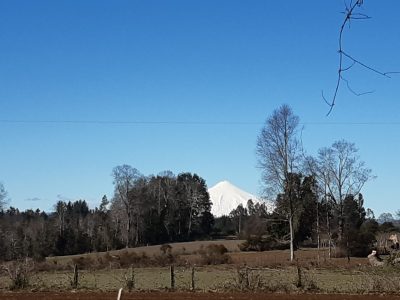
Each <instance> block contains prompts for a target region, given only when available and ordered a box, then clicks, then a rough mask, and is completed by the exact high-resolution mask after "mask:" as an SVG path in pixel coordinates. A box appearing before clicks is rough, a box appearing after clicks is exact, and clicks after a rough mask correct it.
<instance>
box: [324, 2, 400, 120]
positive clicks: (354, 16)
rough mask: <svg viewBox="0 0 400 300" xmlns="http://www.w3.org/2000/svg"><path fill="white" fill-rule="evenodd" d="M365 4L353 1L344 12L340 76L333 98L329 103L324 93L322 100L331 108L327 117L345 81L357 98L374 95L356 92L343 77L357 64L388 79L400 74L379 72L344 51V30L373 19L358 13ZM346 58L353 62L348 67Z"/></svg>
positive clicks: (340, 38) (340, 46)
mask: <svg viewBox="0 0 400 300" xmlns="http://www.w3.org/2000/svg"><path fill="white" fill-rule="evenodd" d="M363 2H364V1H363V0H357V1H355V2H353V0H351V1H350V3H346V2H345V11H344V12H343V14H344V15H345V17H344V20H343V23H342V25H341V26H340V30H339V41H338V44H339V49H338V53H339V64H338V75H337V80H336V85H335V89H334V92H333V95H332V98H331V99H330V100H329V101H328V100H327V98H326V97H325V95H324V93H323V92H322V98H323V99H324V101H325V103H326V104H327V105H328V106H329V111H328V113H327V114H326V115H327V116H329V115H330V113H331V112H332V110H333V107H334V106H335V103H336V99H337V95H338V92H339V89H340V85H341V82H342V81H344V82H345V83H346V86H347V88H348V90H349V91H350V92H352V93H353V94H354V95H356V96H361V95H365V94H370V93H372V92H371V91H369V92H364V93H357V92H355V91H354V90H353V89H352V88H351V87H350V84H349V81H348V80H347V79H345V78H344V77H343V72H346V71H348V70H350V69H351V68H352V67H353V66H354V65H356V64H357V65H359V66H361V67H363V68H364V69H367V70H369V71H371V72H374V73H376V74H379V75H381V76H383V77H386V78H391V77H390V76H389V75H391V74H399V73H400V72H398V71H395V72H383V71H379V70H378V69H377V68H374V67H371V66H369V65H367V64H366V63H363V62H361V61H360V60H358V59H356V58H354V57H353V56H352V55H350V54H349V53H347V52H345V51H344V49H343V33H344V29H345V27H346V25H347V26H349V27H350V23H351V20H368V19H370V18H371V17H370V16H368V15H367V14H364V13H360V12H357V8H359V7H361V6H362V5H363ZM345 58H346V59H349V60H350V61H351V65H350V66H348V67H344V66H343V63H344V59H345Z"/></svg>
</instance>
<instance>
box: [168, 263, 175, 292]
mask: <svg viewBox="0 0 400 300" xmlns="http://www.w3.org/2000/svg"><path fill="white" fill-rule="evenodd" d="M169 273H170V279H171V290H174V289H175V273H174V266H173V265H171V266H170V267H169Z"/></svg>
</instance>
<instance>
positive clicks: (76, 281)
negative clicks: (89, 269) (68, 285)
mask: <svg viewBox="0 0 400 300" xmlns="http://www.w3.org/2000/svg"><path fill="white" fill-rule="evenodd" d="M78 284H79V274H78V265H77V264H75V265H74V278H73V279H72V287H73V288H74V289H76V288H77V287H78Z"/></svg>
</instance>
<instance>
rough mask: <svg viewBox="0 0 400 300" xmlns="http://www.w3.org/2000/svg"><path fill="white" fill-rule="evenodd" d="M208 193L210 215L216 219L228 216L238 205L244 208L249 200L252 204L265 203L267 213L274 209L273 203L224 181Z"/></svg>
mask: <svg viewBox="0 0 400 300" xmlns="http://www.w3.org/2000/svg"><path fill="white" fill-rule="evenodd" d="M208 193H209V194H210V200H211V202H212V207H211V213H212V214H213V215H214V216H217V217H220V216H222V215H229V213H230V212H231V211H232V210H233V209H235V208H237V207H238V205H239V204H242V205H243V207H246V206H247V201H248V200H250V199H251V200H252V201H253V203H254V204H256V203H262V202H263V203H265V204H266V206H267V209H268V211H272V210H273V209H274V207H275V205H274V203H272V202H271V201H263V200H260V199H258V198H257V197H256V196H254V195H252V194H250V193H248V192H245V191H243V190H241V189H240V188H238V187H237V186H234V185H233V184H232V183H230V182H229V181H226V180H225V181H221V182H219V183H217V184H216V185H214V186H213V187H211V188H210V189H209V190H208Z"/></svg>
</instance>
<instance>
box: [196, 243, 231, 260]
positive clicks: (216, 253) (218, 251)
mask: <svg viewBox="0 0 400 300" xmlns="http://www.w3.org/2000/svg"><path fill="white" fill-rule="evenodd" d="M227 252H228V249H226V247H225V246H224V245H221V244H211V245H208V246H207V247H206V248H205V249H204V248H203V249H201V250H200V251H199V253H200V257H201V263H202V264H205V265H219V264H227V263H230V262H231V257H230V256H229V255H228V254H227Z"/></svg>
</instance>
